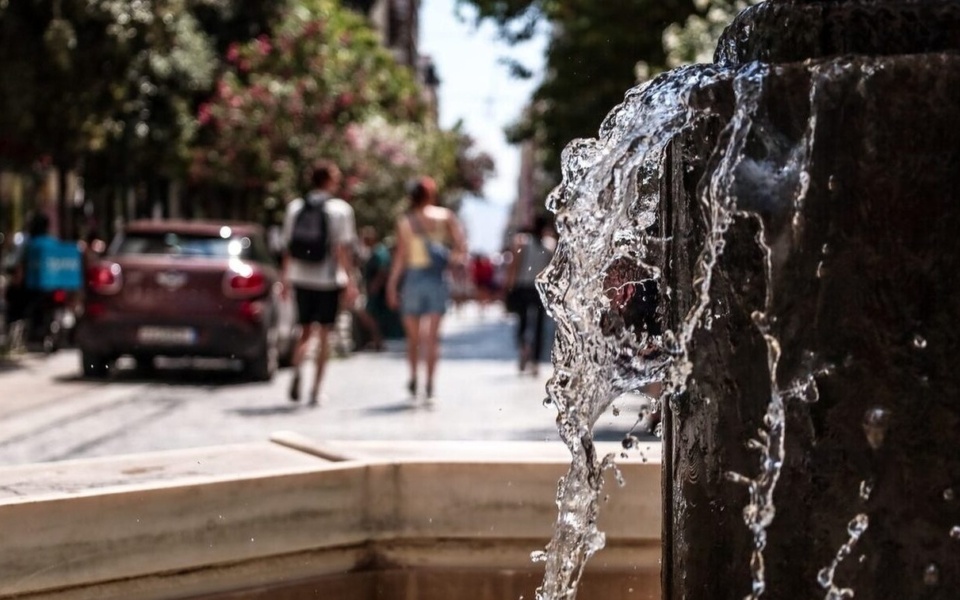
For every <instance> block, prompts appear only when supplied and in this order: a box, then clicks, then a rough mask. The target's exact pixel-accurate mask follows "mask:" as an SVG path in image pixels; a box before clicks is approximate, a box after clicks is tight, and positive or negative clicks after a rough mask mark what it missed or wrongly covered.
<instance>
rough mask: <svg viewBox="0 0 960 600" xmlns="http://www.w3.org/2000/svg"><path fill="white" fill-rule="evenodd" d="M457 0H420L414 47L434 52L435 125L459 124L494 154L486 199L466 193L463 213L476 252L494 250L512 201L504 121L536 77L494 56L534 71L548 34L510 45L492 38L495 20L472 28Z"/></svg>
mask: <svg viewBox="0 0 960 600" xmlns="http://www.w3.org/2000/svg"><path fill="white" fill-rule="evenodd" d="M455 4H456V0H422V3H421V6H420V52H421V53H422V54H427V55H430V56H432V57H433V61H434V64H435V65H436V67H437V74H438V75H439V77H440V81H441V83H440V87H439V94H440V99H439V103H440V125H441V126H442V127H452V126H453V125H454V124H455V123H456V122H457V121H458V120H463V123H464V128H465V130H466V132H467V133H468V134H470V135H471V136H472V137H473V138H474V139H475V140H476V143H477V146H478V147H479V148H482V149H483V150H485V151H487V152H488V153H489V154H490V155H491V156H493V158H494V161H495V162H496V165H497V173H496V175H495V176H494V178H493V179H492V180H490V181H488V183H487V185H486V187H485V196H486V200H485V201H476V200H468V201H467V202H466V203H465V204H464V207H463V211H462V213H461V214H462V217H463V220H464V223H465V225H466V227H467V229H468V234H469V236H470V244H471V246H472V247H473V248H474V249H476V250H480V251H486V252H492V251H494V250H499V248H500V243H501V239H502V233H503V228H504V225H505V224H506V219H507V216H508V211H509V208H510V205H511V204H512V203H513V202H514V200H516V194H517V177H518V175H519V171H520V152H519V149H518V148H516V147H515V146H511V145H509V144H508V143H507V141H506V139H505V137H504V134H503V128H504V127H505V126H507V125H509V124H510V123H512V122H514V121H515V120H516V119H517V117H519V115H520V113H521V111H522V110H523V107H524V106H525V105H526V103H527V100H529V98H530V95H531V94H532V92H533V90H534V88H535V87H536V83H537V81H536V79H533V80H526V81H522V80H517V79H513V78H511V77H510V74H509V72H508V69H507V67H506V66H505V65H502V64H500V63H499V62H498V61H499V59H500V58H502V57H505V56H508V57H511V58H514V59H517V60H519V61H520V62H521V63H522V64H523V65H524V66H526V67H527V68H529V69H531V70H533V71H534V72H535V73H538V72H540V70H541V69H542V66H543V51H544V48H545V46H546V40H545V39H544V37H543V36H541V37H540V38H538V39H535V40H532V41H530V42H527V43H525V44H522V45H520V46H516V47H510V46H508V45H507V44H506V43H504V42H502V41H500V40H498V39H497V35H496V31H495V27H494V26H493V25H492V24H489V23H484V25H483V26H481V27H480V28H479V29H475V28H474V26H473V24H472V21H471V20H470V19H469V16H470V15H471V14H472V13H471V12H470V11H469V10H468V9H466V8H464V9H463V10H464V14H465V15H467V17H468V19H467V21H466V22H461V21H460V20H458V19H457V17H456V15H455V8H454V7H455Z"/></svg>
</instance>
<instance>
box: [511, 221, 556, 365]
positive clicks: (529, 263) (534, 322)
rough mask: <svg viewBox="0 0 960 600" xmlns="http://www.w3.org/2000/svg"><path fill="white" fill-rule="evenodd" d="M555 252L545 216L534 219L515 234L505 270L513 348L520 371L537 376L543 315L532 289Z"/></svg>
mask: <svg viewBox="0 0 960 600" xmlns="http://www.w3.org/2000/svg"><path fill="white" fill-rule="evenodd" d="M555 249H556V239H555V237H554V236H553V226H552V225H551V223H550V221H549V220H548V219H547V218H546V217H545V216H542V215H541V216H538V217H536V219H534V224H533V228H532V229H531V230H530V231H527V232H523V233H519V234H517V236H516V237H515V238H514V241H513V248H512V250H511V254H512V257H511V260H510V262H509V266H508V268H507V269H508V270H507V280H506V288H507V295H508V305H509V309H510V310H512V311H513V312H516V313H517V316H518V317H519V319H518V320H517V348H518V350H519V368H520V372H521V373H522V372H524V371H526V370H527V367H528V366H529V367H530V373H531V374H532V375H534V376H536V375H537V374H538V370H539V369H538V367H539V362H540V359H541V356H542V354H543V341H544V340H543V331H544V325H545V324H546V319H547V313H546V309H545V308H544V306H543V301H542V300H541V299H540V293H539V292H538V291H537V288H536V279H537V275H539V274H540V272H541V271H543V270H544V269H545V268H546V267H547V265H548V264H550V259H551V258H552V257H553V252H554V250H555Z"/></svg>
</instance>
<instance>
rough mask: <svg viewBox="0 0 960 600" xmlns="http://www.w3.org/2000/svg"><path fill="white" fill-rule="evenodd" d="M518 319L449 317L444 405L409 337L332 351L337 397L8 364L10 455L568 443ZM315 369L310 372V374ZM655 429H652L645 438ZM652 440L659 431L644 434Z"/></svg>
mask: <svg viewBox="0 0 960 600" xmlns="http://www.w3.org/2000/svg"><path fill="white" fill-rule="evenodd" d="M513 332H514V321H513V318H512V317H510V316H507V315H505V314H504V313H503V312H502V309H501V308H500V307H499V306H498V305H493V306H489V307H486V308H484V309H483V310H482V311H481V309H480V308H479V306H478V305H474V304H468V305H465V306H463V307H462V308H461V309H460V311H459V312H457V311H451V312H450V313H449V314H448V316H447V318H446V319H445V321H444V326H443V334H442V337H443V358H442V360H441V362H440V366H439V372H438V375H437V377H438V379H437V398H436V399H435V402H434V404H433V406H431V407H427V406H424V405H423V404H422V402H419V403H414V402H412V401H411V400H410V398H409V395H408V394H407V392H406V390H405V389H404V384H405V382H406V378H407V374H406V363H405V359H404V354H403V343H402V342H401V341H395V342H391V343H389V344H388V347H387V350H386V351H384V352H378V353H373V352H360V353H355V354H353V355H351V356H349V357H345V358H337V359H333V360H331V362H330V364H329V366H328V373H327V376H326V377H325V385H324V392H325V393H326V395H327V397H328V401H327V402H325V403H324V404H322V405H321V406H319V407H315V408H314V407H308V406H304V405H303V404H301V403H293V402H290V401H289V400H288V399H287V386H288V385H289V382H290V377H291V372H290V370H289V369H284V370H282V371H280V372H279V373H278V375H277V376H276V377H275V378H274V379H273V381H272V382H270V383H251V382H249V381H247V380H246V379H245V378H243V377H242V376H241V375H240V374H239V373H238V372H237V371H236V369H235V368H233V367H232V365H231V364H230V363H224V362H217V361H204V362H198V363H195V364H193V365H192V368H187V367H188V366H191V365H188V364H186V363H184V362H183V361H181V362H174V361H169V362H167V363H163V362H161V363H160V365H159V368H158V369H157V370H156V372H155V373H150V374H142V373H139V372H137V371H136V370H135V369H133V368H132V365H124V364H123V363H122V362H121V364H120V366H119V368H118V369H117V370H116V372H115V373H114V375H113V376H112V377H111V378H110V379H108V380H106V381H96V380H85V379H83V378H82V377H80V374H79V357H78V355H77V352H76V351H74V350H62V351H60V352H58V353H55V354H53V355H51V356H49V357H44V356H42V355H25V356H21V357H18V358H15V359H9V360H3V361H0V464H21V463H31V462H45V461H57V460H65V459H72V458H85V457H93V456H105V455H113V454H129V453H136V452H148V451H155V450H166V449H174V448H186V447H197V446H209V445H219V444H230V443H237V442H247V441H263V440H266V439H267V438H268V437H269V435H270V434H271V433H273V432H277V431H283V430H287V431H295V432H298V433H302V434H304V435H308V436H310V437H312V438H315V439H319V440H405V439H415V440H556V441H557V443H558V444H559V443H560V441H559V437H558V435H557V433H556V428H555V423H554V421H555V417H556V411H555V409H554V408H553V407H552V406H550V405H547V406H544V405H543V403H542V401H543V399H544V397H545V392H544V385H545V383H546V381H547V379H548V378H549V376H550V372H551V369H550V368H549V364H548V363H543V364H542V366H541V369H540V374H539V377H533V376H531V375H529V374H520V373H518V371H517V363H516V357H515V350H514V340H513ZM310 373H311V370H310V368H308V367H306V366H305V367H304V371H303V374H304V375H305V376H309V375H310ZM617 407H618V408H619V409H620V410H619V416H617V417H614V416H613V415H612V413H611V414H609V415H607V416H605V417H604V418H602V419H601V422H600V423H599V424H598V437H599V438H601V439H606V440H619V439H621V438H622V436H623V434H624V433H626V432H627V431H629V429H630V427H631V426H632V425H633V422H634V421H635V420H636V415H637V412H638V409H639V407H638V401H637V399H636V398H630V399H624V400H623V401H622V402H619V403H617ZM641 437H643V436H641ZM646 439H652V438H650V437H649V436H646Z"/></svg>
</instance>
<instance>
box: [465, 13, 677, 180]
mask: <svg viewBox="0 0 960 600" xmlns="http://www.w3.org/2000/svg"><path fill="white" fill-rule="evenodd" d="M458 3H459V4H460V5H470V6H473V7H474V8H475V9H476V11H477V19H478V20H484V19H489V20H492V21H493V22H495V23H496V24H497V25H498V27H499V30H500V32H501V34H502V35H503V36H504V38H505V39H506V40H507V41H509V42H512V43H517V42H522V41H523V40H526V39H528V38H529V37H530V36H532V35H533V34H534V32H535V31H536V28H537V26H538V23H542V22H546V23H548V24H549V28H550V40H549V44H548V48H547V54H546V69H545V75H544V78H543V81H542V83H541V84H540V86H539V88H538V89H537V90H536V91H535V93H534V96H533V98H532V103H531V109H530V110H529V111H528V112H527V114H526V116H525V117H524V118H523V119H522V120H521V121H520V122H518V123H517V124H516V125H515V126H513V127H512V128H511V130H510V132H509V135H510V137H511V139H513V140H514V141H520V140H523V139H534V140H535V141H536V142H537V145H538V146H539V148H540V163H541V166H542V167H543V168H544V170H545V171H546V172H547V173H549V174H552V175H553V180H554V182H555V181H556V180H558V179H559V171H560V152H561V151H562V149H563V148H564V146H566V144H567V143H569V142H570V141H571V140H573V139H575V138H580V137H596V135H597V130H598V128H599V126H600V123H601V122H602V120H603V118H604V117H605V116H606V114H607V113H608V112H609V111H610V110H611V109H612V108H613V107H614V106H616V105H617V104H619V103H620V102H621V101H622V100H623V95H624V93H625V92H626V91H627V90H628V89H629V88H631V87H633V86H634V85H636V83H638V79H641V78H642V76H643V75H645V74H646V73H647V72H650V71H652V72H656V71H658V70H661V69H663V68H665V66H666V64H667V60H666V55H665V52H664V49H663V44H662V33H663V30H664V29H665V28H666V27H667V26H668V25H670V24H671V23H677V22H683V21H684V20H685V19H686V18H687V16H688V15H690V14H691V13H692V12H693V9H694V7H693V1H692V0H618V1H616V2H610V1H605V0H458ZM638 65H639V66H640V67H641V69H640V70H642V71H643V73H641V74H640V76H638ZM516 70H518V71H522V70H523V69H516Z"/></svg>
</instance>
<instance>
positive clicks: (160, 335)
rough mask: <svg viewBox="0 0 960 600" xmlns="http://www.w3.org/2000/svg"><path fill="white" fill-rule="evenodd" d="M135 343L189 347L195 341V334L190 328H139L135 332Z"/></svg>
mask: <svg viewBox="0 0 960 600" xmlns="http://www.w3.org/2000/svg"><path fill="white" fill-rule="evenodd" d="M137 341H138V342H140V343H141V344H169V345H183V346H189V345H191V344H193V343H195V342H196V341H197V332H196V331H195V330H194V329H193V328H192V327H141V328H140V329H139V330H137Z"/></svg>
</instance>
